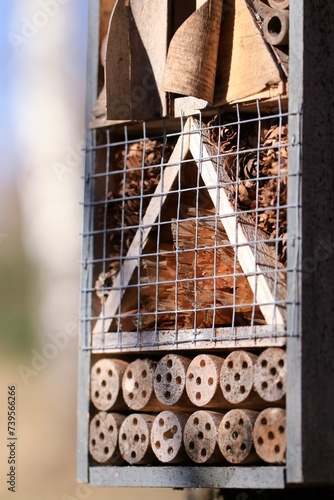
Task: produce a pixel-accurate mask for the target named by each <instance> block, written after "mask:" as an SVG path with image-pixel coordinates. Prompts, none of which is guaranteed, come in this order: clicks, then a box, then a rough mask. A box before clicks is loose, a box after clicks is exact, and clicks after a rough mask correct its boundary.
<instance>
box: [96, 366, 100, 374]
mask: <svg viewBox="0 0 334 500" xmlns="http://www.w3.org/2000/svg"><path fill="white" fill-rule="evenodd" d="M96 373H97V374H98V375H100V373H101V368H100V367H98V368H96Z"/></svg>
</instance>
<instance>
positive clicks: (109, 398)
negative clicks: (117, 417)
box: [107, 392, 111, 401]
mask: <svg viewBox="0 0 334 500" xmlns="http://www.w3.org/2000/svg"><path fill="white" fill-rule="evenodd" d="M107 400H108V401H110V400H111V392H108V394H107Z"/></svg>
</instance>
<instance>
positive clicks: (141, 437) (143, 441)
mask: <svg viewBox="0 0 334 500" xmlns="http://www.w3.org/2000/svg"><path fill="white" fill-rule="evenodd" d="M140 441H141V442H142V443H145V441H146V436H145V434H142V435H141V436H140Z"/></svg>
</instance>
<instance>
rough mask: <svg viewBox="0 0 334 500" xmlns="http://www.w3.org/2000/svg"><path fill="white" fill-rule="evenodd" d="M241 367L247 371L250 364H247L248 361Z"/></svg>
mask: <svg viewBox="0 0 334 500" xmlns="http://www.w3.org/2000/svg"><path fill="white" fill-rule="evenodd" d="M241 366H242V368H243V369H244V370H247V368H248V363H247V361H243V362H242V365H241Z"/></svg>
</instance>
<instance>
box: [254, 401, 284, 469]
mask: <svg viewBox="0 0 334 500" xmlns="http://www.w3.org/2000/svg"><path fill="white" fill-rule="evenodd" d="M285 417H286V415H285V410H283V408H266V409H265V410H263V411H262V412H261V413H259V415H258V417H257V419H256V422H255V425H254V430H253V440H254V446H255V450H256V453H257V454H258V455H259V457H260V458H262V460H264V461H265V462H268V463H271V464H285V461H286V458H285V454H286V432H285V427H286V425H285Z"/></svg>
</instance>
